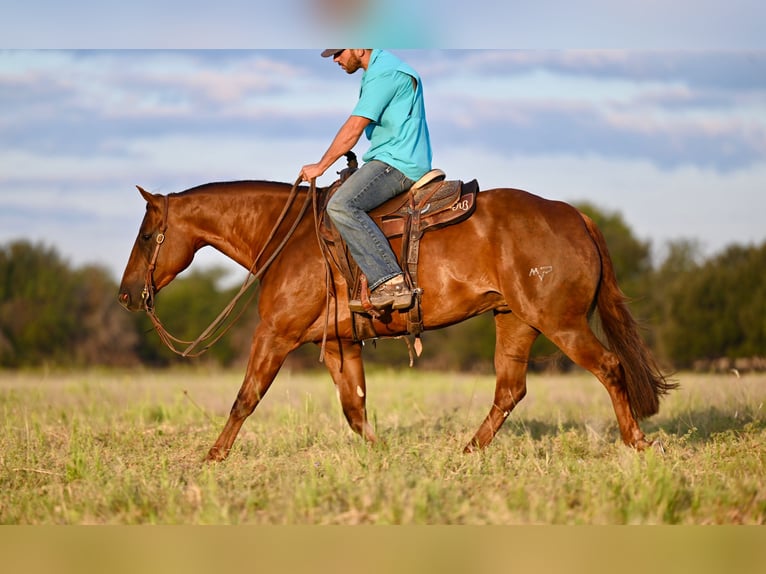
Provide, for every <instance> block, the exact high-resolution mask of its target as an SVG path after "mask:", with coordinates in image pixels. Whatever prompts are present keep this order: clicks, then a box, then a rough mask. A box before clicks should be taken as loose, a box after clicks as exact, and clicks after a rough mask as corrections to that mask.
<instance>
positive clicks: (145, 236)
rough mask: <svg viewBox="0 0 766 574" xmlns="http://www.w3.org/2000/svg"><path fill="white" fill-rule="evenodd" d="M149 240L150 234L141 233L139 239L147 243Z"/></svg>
mask: <svg viewBox="0 0 766 574" xmlns="http://www.w3.org/2000/svg"><path fill="white" fill-rule="evenodd" d="M151 238H152V234H151V233H142V234H141V239H143V240H144V241H149V240H150V239H151Z"/></svg>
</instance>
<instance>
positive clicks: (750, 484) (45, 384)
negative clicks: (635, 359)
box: [0, 369, 766, 525]
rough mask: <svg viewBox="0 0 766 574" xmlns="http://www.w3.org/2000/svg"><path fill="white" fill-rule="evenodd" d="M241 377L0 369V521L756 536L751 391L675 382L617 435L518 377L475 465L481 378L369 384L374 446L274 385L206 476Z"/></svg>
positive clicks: (391, 377)
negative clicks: (676, 530)
mask: <svg viewBox="0 0 766 574" xmlns="http://www.w3.org/2000/svg"><path fill="white" fill-rule="evenodd" d="M240 378H241V373H240V372H229V371H225V372H222V371H205V370H201V369H200V370H195V369H189V370H179V371H173V372H152V371H130V372H101V371H87V372H79V373H15V372H5V373H0V413H2V423H0V424H2V431H3V432H2V439H0V440H1V441H2V443H1V444H0V523H3V524H37V525H41V524H295V525H304V524H477V525H478V524H515V525H524V524H764V522H766V478H764V477H766V468H765V467H766V448H764V446H766V417H765V416H764V408H763V404H764V401H765V400H766V376H764V375H746V376H743V377H742V378H734V377H733V376H712V375H711V376H699V375H686V374H682V375H680V376H679V377H678V379H679V381H680V382H681V384H682V389H681V390H680V391H678V392H676V393H674V394H673V395H672V396H670V397H668V398H667V399H666V400H665V401H664V403H663V406H662V409H661V412H660V414H659V415H657V416H655V417H654V418H652V419H650V420H649V421H645V422H644V424H643V426H644V429H645V430H646V431H647V433H648V434H650V435H651V436H653V437H654V438H659V439H660V440H661V441H662V443H663V444H664V446H665V452H664V453H659V452H654V451H652V452H646V453H640V454H639V453H636V452H634V451H632V450H630V449H628V448H626V447H624V446H623V445H622V444H621V443H620V442H619V438H618V432H617V428H616V422H615V418H614V414H613V413H612V410H611V405H610V403H609V400H608V396H607V394H606V392H605V391H604V390H603V388H602V387H601V386H600V385H599V383H598V382H597V381H596V380H595V379H593V377H591V376H590V375H586V374H579V375H569V376H541V375H533V376H530V379H529V384H528V387H529V394H528V396H527V398H525V399H524V401H523V402H522V403H521V404H520V405H519V407H518V408H517V409H516V410H515V411H514V413H513V414H512V415H511V417H510V418H509V420H508V422H507V423H506V425H505V426H504V427H503V429H502V430H501V432H500V434H499V435H498V437H497V438H496V440H495V442H494V443H493V444H492V445H491V446H490V447H489V448H488V449H487V450H485V451H484V452H482V453H479V454H475V455H463V454H462V447H463V445H464V444H465V443H466V442H467V441H468V440H469V438H470V437H471V436H472V434H473V432H474V431H475V430H476V428H477V427H478V425H479V423H480V422H481V420H482V418H483V417H484V415H485V414H486V412H487V410H488V408H489V405H490V401H491V397H492V390H493V387H494V381H493V379H492V377H488V376H482V375H476V376H473V375H457V374H442V373H427V372H422V371H418V370H417V369H415V370H409V371H401V372H400V371H378V372H373V373H370V374H369V375H368V408H369V411H370V416H371V419H372V421H373V423H374V425H375V427H376V428H377V432H378V435H379V436H380V437H381V438H383V439H385V444H383V445H380V446H378V447H376V448H369V447H368V446H367V445H366V444H364V443H363V442H362V441H361V440H360V439H359V438H358V437H356V435H353V434H352V433H351V432H350V431H349V429H348V428H347V425H346V422H345V420H344V419H343V417H342V414H341V413H340V407H339V406H338V405H337V404H336V398H335V393H334V389H333V387H332V384H331V382H330V379H329V377H328V376H327V375H326V374H323V373H322V374H305V373H290V372H283V373H282V374H281V375H280V377H279V378H278V380H277V381H276V382H275V383H274V386H273V387H272V389H271V391H270V392H269V394H268V395H267V397H266V399H265V400H264V402H263V403H262V404H261V405H260V406H259V407H258V409H257V410H256V412H255V413H254V415H253V416H252V417H251V418H250V419H249V420H248V421H247V422H246V424H245V426H244V428H243V431H242V433H241V434H240V437H239V439H238V441H237V443H236V445H235V449H234V451H233V452H232V455H231V457H230V458H229V460H228V461H226V462H225V463H222V464H216V465H203V464H201V462H200V461H201V458H202V456H203V455H204V454H205V453H206V452H207V449H208V448H209V446H210V445H211V444H212V442H213V441H214V440H215V438H216V436H217V434H218V432H219V431H220V429H221V427H222V425H223V422H224V421H225V417H226V415H227V413H228V409H229V407H230V405H231V402H232V401H233V399H234V397H235V396H236V392H237V389H238V388H239V384H240Z"/></svg>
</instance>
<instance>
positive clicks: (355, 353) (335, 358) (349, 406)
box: [325, 341, 377, 443]
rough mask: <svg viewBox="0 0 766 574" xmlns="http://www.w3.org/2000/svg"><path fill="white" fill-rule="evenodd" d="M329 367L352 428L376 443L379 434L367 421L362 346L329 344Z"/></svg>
mask: <svg viewBox="0 0 766 574" xmlns="http://www.w3.org/2000/svg"><path fill="white" fill-rule="evenodd" d="M325 365H326V366H327V370H328V371H330V375H331V376H332V380H333V382H334V383H335V389H336V390H337V392H338V399H339V400H340V404H341V407H342V408H343V414H344V415H345V417H346V420H347V421H348V424H349V426H350V427H351V428H352V429H353V430H354V432H356V433H357V434H359V435H361V436H362V437H364V438H365V439H367V440H368V441H370V442H373V443H374V442H375V441H376V440H377V439H376V437H375V431H374V430H373V429H372V425H370V423H369V421H368V420H367V407H366V401H367V386H366V384H365V378H364V363H363V361H362V346H361V344H359V343H352V342H350V341H343V342H341V343H338V342H337V341H327V344H326V346H325Z"/></svg>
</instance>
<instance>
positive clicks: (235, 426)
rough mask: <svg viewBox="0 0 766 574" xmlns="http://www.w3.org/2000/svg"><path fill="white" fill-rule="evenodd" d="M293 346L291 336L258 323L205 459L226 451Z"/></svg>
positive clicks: (219, 456)
mask: <svg viewBox="0 0 766 574" xmlns="http://www.w3.org/2000/svg"><path fill="white" fill-rule="evenodd" d="M297 346H298V343H297V342H296V341H295V340H294V339H288V338H285V337H283V336H280V335H279V334H278V333H276V332H275V330H274V329H273V328H272V327H270V326H268V325H265V324H264V323H261V324H259V325H258V327H257V328H256V330H255V334H254V335H253V342H252V344H251V347H250V358H249V360H248V362H247V370H246V372H245V380H244V381H243V382H242V386H241V387H240V389H239V393H238V394H237V399H236V400H235V401H234V405H233V406H232V407H231V412H230V413H229V419H228V420H227V421H226V425H225V426H224V427H223V430H222V431H221V434H220V435H219V436H218V439H217V440H216V441H215V444H214V445H213V446H212V448H211V449H210V451H209V452H208V453H207V456H206V457H205V460H207V461H221V460H224V459H225V458H226V457H227V456H228V455H229V452H230V451H231V447H232V445H233V444H234V440H235V439H236V438H237V434H238V433H239V429H240V428H242V424H243V423H244V422H245V419H246V418H247V417H249V416H250V415H251V414H252V413H253V411H254V410H255V407H257V406H258V403H259V402H261V399H262V398H263V396H264V395H265V394H266V391H268V390H269V387H270V386H271V383H272V382H273V381H274V377H276V375H277V373H278V372H279V369H280V367H281V366H282V363H284V360H285V357H286V356H287V354H288V353H289V352H290V351H292V350H293V349H295V348H296V347H297Z"/></svg>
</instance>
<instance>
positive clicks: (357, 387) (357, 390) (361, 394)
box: [356, 385, 364, 397]
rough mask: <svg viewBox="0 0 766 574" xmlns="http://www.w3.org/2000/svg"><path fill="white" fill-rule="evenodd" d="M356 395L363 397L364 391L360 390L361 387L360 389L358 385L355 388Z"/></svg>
mask: <svg viewBox="0 0 766 574" xmlns="http://www.w3.org/2000/svg"><path fill="white" fill-rule="evenodd" d="M356 394H357V395H359V397H363V396H364V391H363V390H362V387H360V386H359V385H357V386H356Z"/></svg>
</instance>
